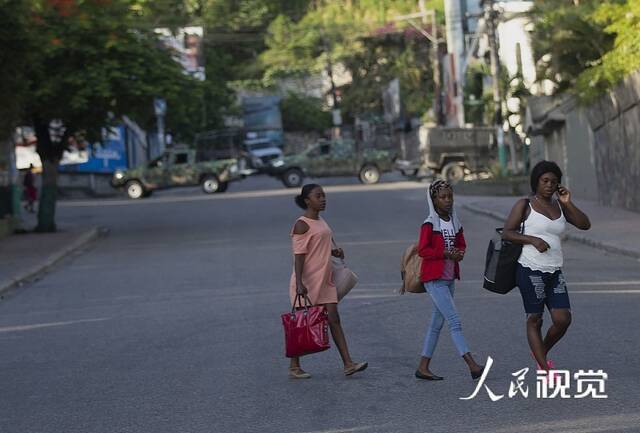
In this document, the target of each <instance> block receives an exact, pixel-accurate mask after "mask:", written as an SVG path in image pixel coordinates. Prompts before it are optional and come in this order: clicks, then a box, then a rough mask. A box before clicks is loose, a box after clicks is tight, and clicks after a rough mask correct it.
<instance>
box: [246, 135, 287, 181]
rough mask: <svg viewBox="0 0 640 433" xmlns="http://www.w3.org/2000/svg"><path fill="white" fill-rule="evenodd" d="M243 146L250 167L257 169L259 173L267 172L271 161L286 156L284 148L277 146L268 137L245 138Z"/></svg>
mask: <svg viewBox="0 0 640 433" xmlns="http://www.w3.org/2000/svg"><path fill="white" fill-rule="evenodd" d="M243 148H244V151H245V157H246V158H247V162H248V164H247V165H248V167H249V168H252V169H255V170H256V171H257V172H258V173H264V172H266V170H267V168H268V167H269V163H270V162H271V161H273V160H274V159H280V158H282V157H283V156H284V154H283V153H282V149H280V148H279V147H277V146H275V145H274V144H273V142H272V141H271V140H270V139H268V138H247V139H245V140H244V143H243Z"/></svg>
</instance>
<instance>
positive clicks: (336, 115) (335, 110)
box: [320, 29, 342, 138]
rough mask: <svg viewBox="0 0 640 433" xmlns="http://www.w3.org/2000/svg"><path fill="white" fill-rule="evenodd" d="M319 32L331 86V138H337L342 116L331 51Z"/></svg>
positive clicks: (322, 31) (325, 39)
mask: <svg viewBox="0 0 640 433" xmlns="http://www.w3.org/2000/svg"><path fill="white" fill-rule="evenodd" d="M320 32H321V36H322V48H323V50H324V52H325V54H326V56H327V76H328V77H329V84H330V86H331V99H332V102H333V106H332V107H331V108H332V115H333V116H332V117H333V138H339V137H340V125H342V115H341V113H340V106H339V105H338V94H337V90H336V83H335V81H333V63H332V62H331V51H330V46H329V44H328V42H327V37H326V35H325V33H324V30H322V29H321V30H320Z"/></svg>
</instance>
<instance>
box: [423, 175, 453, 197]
mask: <svg viewBox="0 0 640 433" xmlns="http://www.w3.org/2000/svg"><path fill="white" fill-rule="evenodd" d="M443 189H450V190H453V188H452V187H451V184H450V183H449V182H447V181H446V180H444V179H438V180H436V181H435V182H433V183H432V184H431V185H430V186H429V196H431V200H433V199H434V198H436V197H437V196H438V193H440V190H443Z"/></svg>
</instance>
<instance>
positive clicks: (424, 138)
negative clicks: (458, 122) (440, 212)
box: [396, 126, 496, 183]
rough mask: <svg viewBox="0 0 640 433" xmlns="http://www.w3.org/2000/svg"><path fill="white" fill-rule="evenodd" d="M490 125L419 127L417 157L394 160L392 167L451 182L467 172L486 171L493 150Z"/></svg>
mask: <svg viewBox="0 0 640 433" xmlns="http://www.w3.org/2000/svg"><path fill="white" fill-rule="evenodd" d="M494 132H495V130H494V129H493V128H491V127H474V128H449V127H426V126H423V127H421V129H420V144H419V149H418V150H417V153H418V156H417V157H416V158H413V159H411V160H398V161H396V168H397V169H398V170H400V171H401V172H402V173H403V174H404V175H406V176H411V177H418V178H422V177H441V178H443V179H446V180H447V181H449V182H451V183H456V182H459V181H461V180H463V179H464V177H465V176H466V175H468V174H471V173H481V172H487V171H489V166H490V165H491V162H492V161H493V157H494V155H495V154H496V152H495V146H496V145H495V140H494Z"/></svg>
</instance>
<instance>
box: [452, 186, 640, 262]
mask: <svg viewBox="0 0 640 433" xmlns="http://www.w3.org/2000/svg"><path fill="white" fill-rule="evenodd" d="M518 198H519V197H483V196H464V199H463V204H462V207H463V208H466V209H468V210H470V211H472V212H476V213H479V214H482V215H487V216H490V217H493V218H494V219H496V222H497V224H496V227H499V226H500V225H501V224H502V223H503V222H504V220H505V219H506V217H507V215H508V214H509V212H510V211H511V208H512V207H513V205H514V203H515V202H516V201H517V200H518ZM575 204H576V205H577V206H578V207H579V208H580V209H581V210H582V211H583V212H584V213H586V214H587V216H588V217H589V219H590V220H591V229H589V230H586V231H584V230H578V229H577V228H575V227H573V226H572V225H570V224H568V225H567V227H568V230H567V233H566V239H568V240H571V241H574V242H580V243H583V244H586V245H589V246H591V247H595V248H599V249H601V250H604V251H607V252H609V253H613V254H620V255H623V256H627V257H631V258H634V259H638V260H640V213H636V212H632V211H628V210H625V209H620V208H614V207H607V206H602V205H599V204H598V203H596V202H592V201H586V200H575Z"/></svg>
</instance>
